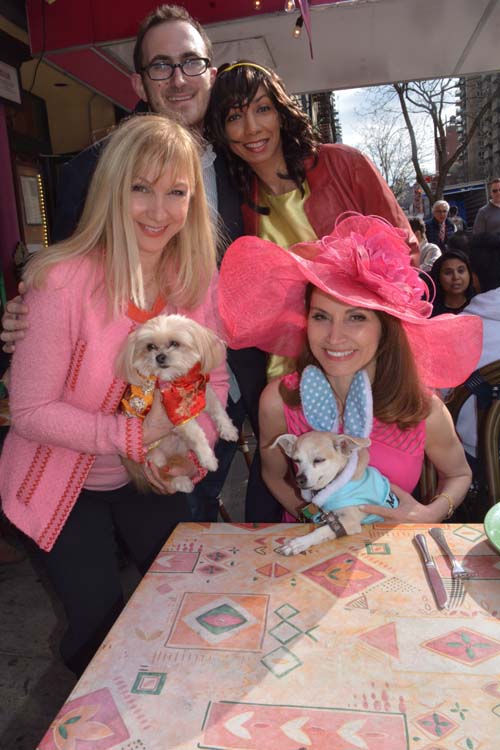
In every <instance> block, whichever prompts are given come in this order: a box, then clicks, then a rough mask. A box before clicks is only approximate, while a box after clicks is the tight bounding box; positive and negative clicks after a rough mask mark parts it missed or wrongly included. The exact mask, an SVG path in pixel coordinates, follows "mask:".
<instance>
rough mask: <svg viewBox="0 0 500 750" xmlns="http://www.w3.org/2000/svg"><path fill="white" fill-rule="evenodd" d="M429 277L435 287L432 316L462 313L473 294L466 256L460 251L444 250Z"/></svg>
mask: <svg viewBox="0 0 500 750" xmlns="http://www.w3.org/2000/svg"><path fill="white" fill-rule="evenodd" d="M430 275H431V278H432V280H433V281H434V284H435V287H436V296H435V297H434V301H433V303H432V316H433V317H434V316H435V315H442V314H443V313H453V314H454V315H457V314H458V313H459V312H462V310H463V309H464V307H466V305H468V304H469V302H470V300H471V299H472V297H473V296H474V294H475V292H474V286H473V277H472V269H471V267H470V262H469V258H468V257H467V255H466V254H465V253H463V252H462V251H461V250H446V251H445V252H444V253H443V254H442V255H441V256H440V257H439V258H438V259H437V260H436V262H435V263H434V265H433V267H432V270H431V274H430Z"/></svg>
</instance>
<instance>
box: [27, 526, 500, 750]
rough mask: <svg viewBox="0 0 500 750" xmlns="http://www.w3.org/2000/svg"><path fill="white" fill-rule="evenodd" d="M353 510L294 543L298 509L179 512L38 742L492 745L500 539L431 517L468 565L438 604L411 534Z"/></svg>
mask: <svg viewBox="0 0 500 750" xmlns="http://www.w3.org/2000/svg"><path fill="white" fill-rule="evenodd" d="M427 528H428V527H417V526H415V525H403V526H401V525H400V526H390V525H381V524H380V525H375V526H372V527H366V529H364V530H363V532H362V533H361V534H359V535H356V536H351V537H344V538H343V539H339V540H336V541H332V542H328V543H326V544H324V545H322V546H319V547H315V548H313V549H310V550H308V551H307V552H306V553H303V554H301V555H298V556H296V557H292V558H290V557H281V556H279V555H278V554H277V553H276V552H274V549H275V548H276V547H277V546H278V545H279V544H281V543H282V541H283V539H284V537H286V536H290V535H299V534H303V533H304V531H305V527H304V526H301V525H285V524H282V525H270V524H267V525H265V524H260V525H259V526H257V527H254V526H251V525H247V526H245V525H244V524H195V523H192V524H182V525H180V526H179V527H178V528H177V530H176V531H175V533H174V534H173V535H172V536H171V537H170V539H169V540H168V541H167V543H166V545H165V547H164V549H163V550H162V552H161V553H160V554H159V556H158V558H157V559H156V561H155V563H154V564H153V566H152V568H151V570H150V571H149V572H148V574H147V575H146V576H145V578H144V579H143V581H142V582H141V584H140V586H139V587H138V589H137V591H136V592H135V594H134V595H133V597H132V598H131V600H130V601H129V603H128V605H127V607H126V609H125V610H124V612H123V614H122V616H121V617H120V619H119V620H118V622H117V623H116V625H115V627H114V628H113V630H112V631H111V633H110V635H109V636H108V638H107V639H106V641H105V642H104V643H103V645H102V646H101V648H100V650H99V651H98V653H97V654H96V656H95V657H94V659H93V661H92V663H91V665H90V666H89V668H88V669H87V671H86V672H85V674H84V675H83V677H82V678H81V680H80V681H79V683H78V684H77V686H76V687H75V689H74V691H73V692H72V694H71V695H70V696H69V698H68V700H67V702H66V703H65V705H64V706H63V707H62V709H61V710H60V712H59V714H58V715H57V717H56V718H55V720H54V721H53V723H52V725H51V727H50V729H49V730H48V732H47V734H46V735H45V737H44V738H43V740H42V741H41V743H40V745H39V748H40V750H56V749H57V750H84V749H85V750H108V748H116V749H117V750H188V749H189V750H191V749H194V748H205V749H207V748H208V749H210V750H406V749H409V748H411V750H417V749H418V750H452V749H453V750H480V749H481V750H494V748H496V747H498V742H499V740H498V738H499V737H500V627H499V618H500V583H499V579H500V557H499V556H498V554H497V553H496V552H495V550H494V549H493V548H492V547H491V546H490V545H489V543H488V541H487V539H486V537H485V535H484V532H483V528H482V526H480V525H471V526H458V525H453V526H452V525H446V524H443V526H442V528H443V529H444V530H445V532H446V534H447V537H448V540H449V542H450V546H451V547H452V549H453V550H454V551H455V552H456V554H457V557H458V559H459V560H462V562H463V564H464V565H465V567H466V568H467V569H468V570H469V571H470V572H471V573H472V575H473V577H472V578H471V579H470V580H468V581H465V582H464V583H462V582H458V583H457V584H456V586H455V587H453V586H452V580H451V577H450V569H449V566H448V563H447V561H446V558H444V557H443V556H442V554H441V553H440V551H439V549H438V547H437V546H436V544H435V542H434V540H433V539H432V538H431V537H430V536H429V537H428V544H429V548H430V551H431V554H433V555H434V557H435V560H436V563H437V566H438V569H439V571H440V573H441V575H442V577H443V580H444V583H445V586H446V588H447V589H448V591H449V594H450V597H451V598H450V605H451V606H450V608H449V609H448V610H437V609H436V607H435V604H434V600H433V596H432V593H431V591H430V589H429V586H428V584H427V580H426V577H425V572H424V569H423V566H422V562H421V559H420V557H419V554H418V552H417V549H416V548H415V547H414V545H413V543H412V538H413V536H414V534H415V533H416V532H417V531H425V530H426V529H427Z"/></svg>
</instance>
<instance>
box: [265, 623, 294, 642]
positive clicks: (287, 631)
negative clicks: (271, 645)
mask: <svg viewBox="0 0 500 750" xmlns="http://www.w3.org/2000/svg"><path fill="white" fill-rule="evenodd" d="M269 633H270V635H272V636H273V638H276V640H277V641H279V642H280V643H289V642H290V641H291V640H293V639H294V638H296V637H297V636H298V635H301V633H302V630H300V628H296V627H295V625H293V624H292V623H291V622H286V620H282V621H281V622H280V623H278V625H275V626H274V628H271V630H270V631H269Z"/></svg>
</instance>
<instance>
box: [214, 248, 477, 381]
mask: <svg viewBox="0 0 500 750" xmlns="http://www.w3.org/2000/svg"><path fill="white" fill-rule="evenodd" d="M309 282H310V283H311V284H313V285H314V286H316V287H318V288H319V289H321V290H322V291H324V292H325V293H326V294H329V295H331V296H333V297H335V299H338V300H339V301H340V302H343V303H345V304H349V305H353V306H356V307H365V308H367V309H372V310H383V311H385V312H387V313H388V314H391V315H393V316H394V317H397V318H399V319H400V320H401V323H402V325H403V328H404V329H405V331H406V334H407V337H408V341H409V344H410V347H411V349H412V352H413V355H414V357H415V361H416V364H417V368H418V372H419V375H420V378H421V381H422V383H423V384H425V385H426V386H428V387H430V388H450V387H453V386H455V385H459V384H460V383H463V382H464V381H465V380H466V379H467V377H468V376H469V375H470V374H471V372H472V371H473V370H475V369H476V366H477V363H478V361H479V357H480V355H481V350H482V321H481V319H480V318H478V317H477V316H473V315H464V316H458V315H440V316H437V317H435V318H425V317H422V316H418V315H415V314H412V313H411V312H408V311H405V310H397V311H395V310H391V309H388V307H387V302H384V301H382V300H381V301H380V303H379V302H378V301H377V299H376V298H375V297H374V294H373V292H371V291H368V292H367V291H366V290H365V289H363V287H361V286H360V285H357V284H355V283H353V280H351V279H343V278H342V277H340V276H338V275H337V276H336V277H335V275H334V274H333V273H331V271H329V269H328V266H327V264H323V265H322V264H321V263H318V262H315V261H314V260H308V259H306V258H303V257H300V256H298V255H295V254H294V253H291V252H290V251H288V250H284V249H283V248H281V247H279V245H275V244H274V243H272V242H268V241H266V240H261V239H258V238H256V237H240V238H239V239H238V240H236V242H234V243H233V244H232V245H231V246H230V247H229V248H228V250H227V251H226V253H225V256H224V259H223V262H222V265H221V269H220V277H219V313H220V316H221V319H222V324H223V331H224V336H225V338H226V341H227V343H228V345H229V346H230V347H231V348H233V349H242V348H245V347H253V346H255V347H258V348H259V349H262V350H263V351H266V352H270V353H273V354H280V355H284V356H287V357H296V356H298V354H299V353H300V352H301V350H302V348H303V346H304V342H305V335H306V311H305V299H304V297H305V288H306V285H307V284H308V283H309Z"/></svg>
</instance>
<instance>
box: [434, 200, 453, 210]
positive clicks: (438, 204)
mask: <svg viewBox="0 0 500 750" xmlns="http://www.w3.org/2000/svg"><path fill="white" fill-rule="evenodd" d="M435 208H446V210H447V211H449V210H450V204H449V203H448V201H443V200H440V201H436V202H435V203H433V205H432V211H434V209H435Z"/></svg>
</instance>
